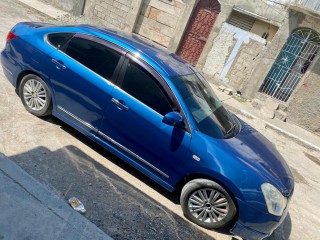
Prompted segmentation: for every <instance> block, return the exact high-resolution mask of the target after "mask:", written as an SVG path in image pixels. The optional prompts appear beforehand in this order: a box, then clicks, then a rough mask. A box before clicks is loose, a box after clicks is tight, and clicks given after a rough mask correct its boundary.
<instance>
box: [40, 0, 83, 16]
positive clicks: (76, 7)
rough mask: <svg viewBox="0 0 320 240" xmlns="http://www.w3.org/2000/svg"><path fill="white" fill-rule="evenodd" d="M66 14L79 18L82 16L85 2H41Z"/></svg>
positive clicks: (68, 0) (62, 0)
mask: <svg viewBox="0 0 320 240" xmlns="http://www.w3.org/2000/svg"><path fill="white" fill-rule="evenodd" d="M42 1H43V2H46V3H49V4H51V5H53V6H55V7H57V8H59V9H62V10H64V11H66V12H70V13H71V14H73V15H76V16H79V15H81V14H83V9H84V4H85V0H42Z"/></svg>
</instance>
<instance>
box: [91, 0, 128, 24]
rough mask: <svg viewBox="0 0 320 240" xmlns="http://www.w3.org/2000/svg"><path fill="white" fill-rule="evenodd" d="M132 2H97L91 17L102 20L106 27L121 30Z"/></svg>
mask: <svg viewBox="0 0 320 240" xmlns="http://www.w3.org/2000/svg"><path fill="white" fill-rule="evenodd" d="M131 5H132V0H97V1H96V3H95V6H94V8H93V15H94V16H96V17H98V18H99V19H101V20H102V22H103V23H105V25H106V26H107V27H110V26H111V27H116V28H120V29H123V28H124V25H125V21H126V19H127V16H128V13H129V11H130V10H131Z"/></svg>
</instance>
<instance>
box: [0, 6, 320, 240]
mask: <svg viewBox="0 0 320 240" xmlns="http://www.w3.org/2000/svg"><path fill="white" fill-rule="evenodd" d="M0 9H2V11H1V13H0V33H1V34H0V48H1V49H2V48H3V46H4V41H5V35H6V33H7V32H8V31H9V29H10V28H11V27H12V26H13V25H14V24H15V23H17V22H19V21H47V20H49V19H48V18H47V17H46V16H44V15H41V14H39V13H37V12H35V11H33V10H31V9H28V8H25V7H24V6H23V5H20V4H19V3H18V2H17V1H15V0H2V1H0ZM0 84H1V88H0V136H1V137H0V152H3V153H4V154H5V155H7V156H8V157H9V158H10V159H12V160H13V161H15V162H16V163H17V164H19V165H20V166H21V167H22V168H23V169H25V170H26V171H27V172H28V173H29V174H31V175H32V176H33V177H35V178H36V179H38V180H39V181H40V182H42V183H45V184H46V185H47V186H49V187H50V188H52V189H53V190H54V191H56V193H57V194H58V195H59V196H61V198H63V199H68V198H70V197H72V196H75V197H78V198H79V199H80V200H81V201H82V202H83V203H84V205H85V207H86V208H87V213H86V214H85V216H86V217H87V218H88V219H89V220H90V221H92V222H93V223H95V224H96V225H97V226H98V227H99V228H100V229H102V230H103V231H104V232H106V233H107V234H109V235H110V236H111V237H113V238H115V239H217V240H230V239H232V236H230V235H227V234H224V233H217V232H213V231H208V230H205V229H202V228H200V227H197V226H195V225H194V224H192V223H190V222H189V221H187V220H186V219H185V218H184V217H183V214H182V211H181V209H180V205H179V196H177V195H175V194H170V193H168V192H167V191H165V190H164V189H162V188H161V187H159V186H158V185H157V184H155V183H154V182H153V181H151V180H150V179H148V178H146V177H145V176H143V175H142V174H141V173H139V172H137V171H136V170H135V169H133V168H132V167H130V166H128V165H127V164H125V163H124V162H123V161H122V160H120V159H118V158H117V157H115V156H114V155H112V154H110V153H109V152H108V151H106V150H104V149H102V148H101V147H99V146H98V145H96V144H95V143H93V142H92V141H90V140H89V139H87V138H86V137H84V136H82V135H81V134H79V133H78V132H76V131H75V130H73V129H72V128H70V127H69V126H67V125H66V124H64V123H62V122H61V121H59V120H57V119H56V118H54V117H47V118H44V119H40V118H36V117H34V116H32V115H31V114H29V113H27V112H26V111H25V110H24V108H23V106H22V104H21V102H20V99H19V98H18V97H17V95H16V93H15V91H14V89H13V87H12V86H11V85H10V83H9V82H8V81H7V80H6V78H5V77H4V75H3V73H2V70H0ZM249 121H251V124H253V125H254V126H255V127H256V128H257V129H258V130H260V131H262V132H263V133H264V134H266V136H267V137H268V138H269V139H270V140H271V141H272V142H274V144H275V145H276V146H277V148H278V149H279V151H280V152H281V153H282V154H283V156H284V157H285V158H286V160H287V161H288V163H289V165H290V166H291V167H292V170H293V172H294V174H295V177H296V189H295V195H294V198H293V199H292V202H291V203H290V204H291V206H290V209H291V210H290V213H291V220H290V218H288V219H287V221H286V224H285V226H284V228H283V229H282V231H278V232H277V234H276V236H273V238H271V239H287V238H288V237H287V236H288V234H289V233H290V232H291V237H290V239H301V236H304V239H319V236H320V233H319V227H318V226H319V225H320V220H319V217H318V216H319V215H320V207H319V202H318V200H317V199H319V198H320V186H319V182H320V180H319V172H320V171H319V170H320V166H319V159H320V156H319V154H318V153H317V152H312V151H309V150H307V149H304V148H302V147H300V146H298V145H296V144H295V143H294V142H291V141H289V140H287V139H286V138H284V137H282V136H279V135H277V134H275V133H274V132H272V131H271V130H266V129H264V128H263V126H262V125H261V123H260V122H259V121H258V120H254V121H253V120H250V119H249ZM291 230H292V231H291Z"/></svg>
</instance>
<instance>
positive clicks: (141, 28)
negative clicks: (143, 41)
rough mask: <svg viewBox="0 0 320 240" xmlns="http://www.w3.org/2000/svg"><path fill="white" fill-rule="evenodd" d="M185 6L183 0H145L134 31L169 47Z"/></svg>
mask: <svg viewBox="0 0 320 240" xmlns="http://www.w3.org/2000/svg"><path fill="white" fill-rule="evenodd" d="M184 7H185V3H183V2H182V1H181V0H161V1H160V0H143V5H142V8H141V12H140V14H139V18H138V21H137V24H136V27H135V29H134V32H135V33H137V34H139V35H141V36H143V37H146V38H148V39H150V40H152V41H154V42H156V43H158V44H160V45H162V46H164V47H169V44H170V42H171V41H172V39H173V38H174V37H175V33H176V29H177V23H178V20H179V18H180V15H181V14H182V12H183V8H184Z"/></svg>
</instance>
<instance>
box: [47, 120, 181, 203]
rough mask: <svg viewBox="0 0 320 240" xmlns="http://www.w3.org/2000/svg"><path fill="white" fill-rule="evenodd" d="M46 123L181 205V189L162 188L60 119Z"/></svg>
mask: <svg viewBox="0 0 320 240" xmlns="http://www.w3.org/2000/svg"><path fill="white" fill-rule="evenodd" d="M42 119H43V120H45V121H46V122H50V123H52V124H55V125H58V126H60V128H61V129H63V130H64V131H66V132H68V133H69V134H71V135H72V136H73V137H75V138H76V139H78V140H79V141H81V142H82V143H84V144H85V145H87V146H89V147H90V148H91V149H93V150H94V151H96V152H97V153H98V154H100V155H101V156H104V157H105V158H107V159H108V160H109V161H111V162H112V163H113V164H115V165H117V166H118V167H121V168H122V169H124V170H125V171H127V172H128V173H130V174H131V175H133V176H135V177H136V178H138V179H139V180H140V181H142V182H143V183H145V184H147V185H148V186H149V187H151V188H153V189H154V190H156V191H157V192H159V193H160V194H161V195H163V196H164V197H166V198H168V199H169V200H170V201H172V202H173V203H174V204H180V190H181V189H180V188H178V189H177V190H176V191H174V192H173V193H170V192H168V191H167V190H166V189H164V188H163V187H161V186H160V185H159V184H158V183H156V182H154V181H153V180H152V179H150V178H149V177H147V176H146V175H144V174H143V173H141V172H140V171H139V170H137V169H135V168H134V167H132V166H131V165H130V164H128V163H126V162H125V161H123V160H122V159H120V158H119V157H117V156H116V155H114V154H113V153H111V152H109V151H108V150H106V149H105V148H103V147H102V146H100V145H99V144H97V143H96V142H94V141H93V140H91V139H89V138H88V137H86V136H85V135H83V134H82V133H80V132H79V131H77V130H76V129H74V128H73V127H71V126H69V125H68V124H66V123H64V122H63V121H61V120H60V119H58V118H56V117H54V116H46V117H43V118H42Z"/></svg>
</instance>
